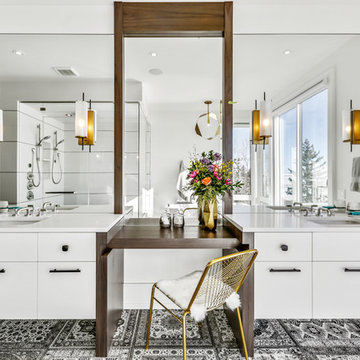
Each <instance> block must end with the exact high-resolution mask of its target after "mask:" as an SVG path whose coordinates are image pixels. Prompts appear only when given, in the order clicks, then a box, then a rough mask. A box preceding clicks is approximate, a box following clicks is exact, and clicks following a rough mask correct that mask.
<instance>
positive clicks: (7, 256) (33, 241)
mask: <svg viewBox="0 0 360 360" xmlns="http://www.w3.org/2000/svg"><path fill="white" fill-rule="evenodd" d="M0 261H16V262H22V261H37V234H33V233H0Z"/></svg>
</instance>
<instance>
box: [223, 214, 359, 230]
mask: <svg viewBox="0 0 360 360" xmlns="http://www.w3.org/2000/svg"><path fill="white" fill-rule="evenodd" d="M224 217H225V218H226V219H227V220H228V221H230V222H231V223H232V224H233V225H234V226H236V227H237V228H238V229H239V230H241V231H243V232H360V217H358V218H355V217H349V216H347V215H345V214H336V215H335V216H331V217H327V216H326V215H325V216H322V217H317V216H315V215H311V216H308V217H305V216H303V215H300V214H290V213H259V212H248V213H241V214H231V215H224ZM313 221H315V222H313ZM347 222H350V223H347ZM352 222H353V223H352Z"/></svg>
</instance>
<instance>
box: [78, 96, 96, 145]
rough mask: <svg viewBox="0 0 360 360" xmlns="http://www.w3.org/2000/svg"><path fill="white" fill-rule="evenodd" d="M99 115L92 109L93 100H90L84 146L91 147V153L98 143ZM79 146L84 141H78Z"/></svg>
mask: <svg viewBox="0 0 360 360" xmlns="http://www.w3.org/2000/svg"><path fill="white" fill-rule="evenodd" d="M96 127H97V114H96V111H95V110H93V109H92V108H91V100H89V110H88V122H87V136H86V137H85V138H84V145H88V146H89V152H91V146H92V145H95V143H96V130H97V128H96ZM78 144H79V145H82V139H79V140H78Z"/></svg>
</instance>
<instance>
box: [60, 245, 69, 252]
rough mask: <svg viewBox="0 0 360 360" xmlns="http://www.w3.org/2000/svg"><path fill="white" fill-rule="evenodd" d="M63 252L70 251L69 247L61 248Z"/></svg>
mask: <svg viewBox="0 0 360 360" xmlns="http://www.w3.org/2000/svg"><path fill="white" fill-rule="evenodd" d="M61 250H62V251H68V250H69V245H63V246H62V247H61Z"/></svg>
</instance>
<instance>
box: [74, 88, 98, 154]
mask: <svg viewBox="0 0 360 360" xmlns="http://www.w3.org/2000/svg"><path fill="white" fill-rule="evenodd" d="M89 105H90V107H89ZM96 127H97V115H96V111H95V110H93V109H92V108H91V100H90V101H89V103H88V102H87V101H85V95H84V93H83V97H82V100H81V101H76V103H75V137H77V138H78V144H79V145H81V148H82V150H84V145H88V146H89V152H91V146H92V145H95V142H96V130H97V128H96Z"/></svg>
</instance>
